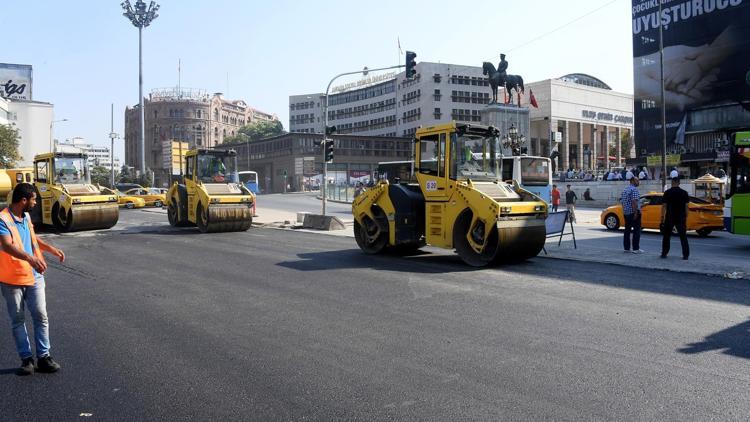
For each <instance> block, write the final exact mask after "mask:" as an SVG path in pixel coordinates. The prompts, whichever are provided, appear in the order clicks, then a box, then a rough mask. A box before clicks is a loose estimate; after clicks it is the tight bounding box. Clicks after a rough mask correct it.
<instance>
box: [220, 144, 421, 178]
mask: <svg viewBox="0 0 750 422" xmlns="http://www.w3.org/2000/svg"><path fill="white" fill-rule="evenodd" d="M332 138H333V140H334V159H333V163H329V164H328V179H329V181H333V182H335V183H339V184H351V183H352V179H356V178H363V177H367V178H370V179H372V180H374V173H375V171H376V170H377V164H378V163H379V162H381V161H402V160H409V159H410V158H411V152H412V142H411V139H410V138H399V137H383V136H362V135H333V136H332ZM322 139H323V135H321V134H319V133H287V134H284V135H279V136H276V137H273V138H269V139H263V140H260V141H250V142H245V143H242V144H236V145H231V146H221V145H220V146H219V148H232V149H234V150H235V151H237V162H238V167H239V169H240V170H252V171H256V172H258V185H259V186H260V188H261V190H262V191H263V192H264V193H278V192H283V191H284V184H287V185H288V190H292V191H299V190H302V189H303V187H304V186H306V185H319V184H320V182H321V175H322V172H323V171H322V170H323V160H322V154H323V152H322V149H321V146H319V145H316V144H318V143H320V142H321V140H322Z"/></svg>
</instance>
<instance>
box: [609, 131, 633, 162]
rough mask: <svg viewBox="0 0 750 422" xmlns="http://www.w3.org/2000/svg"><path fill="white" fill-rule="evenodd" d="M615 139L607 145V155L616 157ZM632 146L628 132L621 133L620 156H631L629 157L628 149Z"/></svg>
mask: <svg viewBox="0 0 750 422" xmlns="http://www.w3.org/2000/svg"><path fill="white" fill-rule="evenodd" d="M616 142H617V141H615V142H613V143H612V144H611V145H610V146H609V155H611V156H613V157H616V156H617V143H616ZM632 148H633V138H631V137H630V134H629V133H623V134H622V136H621V137H620V153H621V154H622V158H631V157H630V150H631V149H632Z"/></svg>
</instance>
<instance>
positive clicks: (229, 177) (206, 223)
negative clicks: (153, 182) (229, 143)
mask: <svg viewBox="0 0 750 422" xmlns="http://www.w3.org/2000/svg"><path fill="white" fill-rule="evenodd" d="M182 179H183V180H182V183H175V184H174V185H172V187H171V188H170V189H169V191H168V192H167V197H166V204H167V215H168V217H169V224H171V225H172V226H190V225H196V226H198V228H199V229H200V231H202V232H204V233H206V232H228V231H245V230H247V229H249V228H250V225H251V224H252V222H253V205H254V204H255V195H253V193H252V192H250V190H248V189H247V187H245V186H244V185H242V183H240V179H239V176H238V174H237V153H236V152H235V151H234V150H219V149H193V150H190V151H188V152H187V153H186V154H185V174H184V176H183V177H182Z"/></svg>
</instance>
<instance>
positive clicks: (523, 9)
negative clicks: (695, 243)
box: [0, 0, 633, 155]
mask: <svg viewBox="0 0 750 422" xmlns="http://www.w3.org/2000/svg"><path fill="white" fill-rule="evenodd" d="M131 2H132V3H135V0H132V1H131ZM158 3H159V4H160V5H161V10H159V15H160V16H159V17H158V18H157V19H156V20H155V21H154V22H153V23H152V25H151V26H150V27H148V28H146V29H145V30H144V93H145V95H148V92H150V91H151V89H154V88H162V87H170V86H176V85H177V76H178V73H177V63H178V60H181V62H182V66H181V69H182V78H181V80H182V86H183V87H190V88H201V89H205V90H206V91H208V92H209V93H213V92H224V93H225V97H227V98H230V99H243V100H245V101H246V102H247V103H248V104H250V105H251V106H253V107H255V108H258V109H260V110H263V111H267V112H272V113H276V114H277V115H278V116H279V118H280V119H281V121H282V123H283V124H284V127H285V128H287V127H288V124H289V119H288V117H289V98H288V97H289V95H293V94H307V93H313V92H322V91H325V87H326V85H327V84H328V81H329V80H330V78H331V77H333V76H334V75H336V74H338V73H341V72H347V71H354V70H358V69H361V68H362V67H364V66H368V67H370V68H375V67H385V66H391V65H395V64H398V63H399V58H400V55H399V53H398V47H397V38H400V40H401V46H402V48H403V49H404V50H406V49H409V50H413V51H415V52H417V55H418V56H417V61H430V62H443V63H454V64H466V65H477V66H481V64H482V62H483V61H492V62H493V63H495V65H497V62H498V61H499V53H500V52H505V53H506V54H507V59H508V61H509V63H510V66H509V69H508V71H509V73H513V74H520V75H522V76H523V77H524V80H526V81H537V80H542V79H548V78H555V77H560V76H562V75H565V74H567V73H574V72H581V73H588V74H591V75H593V76H596V77H598V78H600V79H602V80H603V81H604V82H606V83H608V84H609V85H610V86H611V87H612V88H613V89H614V90H616V91H621V92H627V93H632V92H633V67H632V57H633V55H632V41H631V11H630V5H631V2H630V1H629V0H586V1H579V0H567V1H557V0H517V1H509V0H494V1H491V0H490V1H484V0H474V1H471V2H462V1H444V0H431V1H429V2H428V1H408V0H401V1H392V0H380V1H371V2H358V1H332V0H331V1H329V0H318V1H287V0H275V1H263V2H259V1H254V0H248V1H242V0H215V1H198V0H159V1H158ZM602 6H604V7H602ZM2 9H3V10H2V13H0V27H2V28H3V34H4V43H3V49H2V54H1V55H0V62H6V63H21V64H31V65H33V67H34V86H33V96H34V100H37V101H47V102H51V103H53V104H54V105H55V118H56V119H62V118H67V119H69V121H67V122H61V123H56V124H55V137H56V138H58V139H67V138H72V137H74V136H81V137H83V138H85V139H86V140H87V141H88V142H91V143H95V144H104V145H108V144H109V138H108V134H109V132H110V104H112V103H114V107H115V119H114V124H115V132H117V133H120V134H122V132H123V120H124V118H123V115H124V110H125V107H126V106H127V105H133V104H137V103H138V31H137V29H136V28H135V27H133V26H132V24H131V23H130V22H129V21H127V19H126V18H125V17H123V16H122V9H121V7H120V1H119V0H115V1H113V0H78V1H74V0H67V1H66V0H4V1H3V8H2ZM596 9H599V10H597V11H596V12H594V13H590V14H588V13H589V12H592V11H594V10H596ZM587 14H588V16H585V17H583V18H581V17H582V16H584V15H587ZM578 18H581V19H578ZM576 19H578V20H577V21H575V22H574V23H572V24H570V25H567V26H564V27H563V28H562V29H560V30H558V31H555V32H553V33H552V34H549V35H546V36H542V35H544V34H546V33H548V32H549V31H551V30H553V29H555V28H558V27H560V26H563V25H565V24H567V23H569V22H571V21H574V20H576ZM540 36H542V37H541V38H539V39H537V40H535V39H536V38H538V37H540ZM532 40H535V41H532ZM529 41H532V42H529ZM401 62H402V63H403V58H401ZM354 79H357V78H354ZM337 82H345V80H339V81H337ZM118 142H122V141H118ZM115 151H116V154H117V155H121V151H122V147H121V146H120V147H119V148H118V147H117V146H116V147H115Z"/></svg>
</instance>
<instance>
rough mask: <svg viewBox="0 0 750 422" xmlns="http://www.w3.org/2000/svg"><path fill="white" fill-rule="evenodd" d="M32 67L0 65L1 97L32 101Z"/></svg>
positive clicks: (26, 65) (25, 65)
mask: <svg viewBox="0 0 750 422" xmlns="http://www.w3.org/2000/svg"><path fill="white" fill-rule="evenodd" d="M31 73H32V72H31V65H28V64H10V63H0V97H3V98H10V99H17V100H31V99H32V98H31V82H32V77H31Z"/></svg>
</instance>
